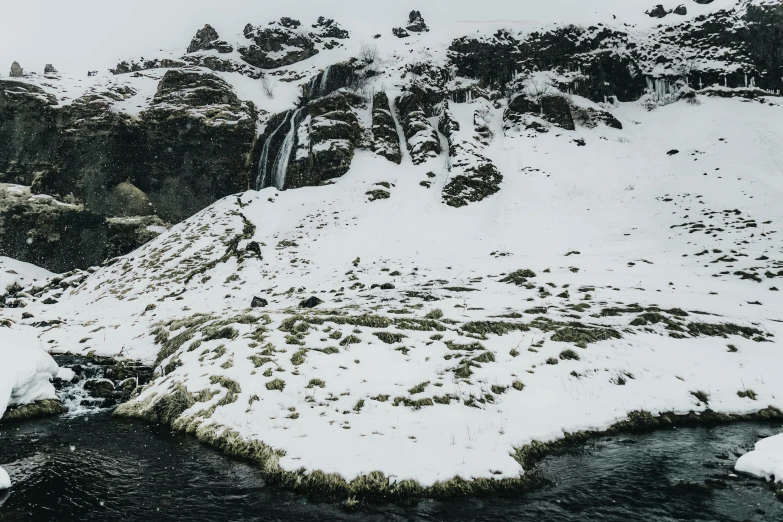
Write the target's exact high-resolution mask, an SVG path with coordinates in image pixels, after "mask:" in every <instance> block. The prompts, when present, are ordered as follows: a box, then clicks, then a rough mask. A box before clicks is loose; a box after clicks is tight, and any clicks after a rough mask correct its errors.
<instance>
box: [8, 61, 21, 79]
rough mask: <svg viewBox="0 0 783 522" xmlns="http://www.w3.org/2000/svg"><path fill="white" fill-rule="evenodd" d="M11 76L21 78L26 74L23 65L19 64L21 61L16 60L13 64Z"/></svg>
mask: <svg viewBox="0 0 783 522" xmlns="http://www.w3.org/2000/svg"><path fill="white" fill-rule="evenodd" d="M9 76H10V77H11V78H21V77H22V76H24V69H22V66H21V65H19V62H14V63H12V64H11V72H10V73H9Z"/></svg>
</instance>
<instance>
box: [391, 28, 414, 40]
mask: <svg viewBox="0 0 783 522" xmlns="http://www.w3.org/2000/svg"><path fill="white" fill-rule="evenodd" d="M392 34H393V35H394V36H396V37H397V38H408V37H409V36H410V35H411V34H410V33H409V32H408V31H406V30H405V29H403V28H402V27H395V28H394V29H392Z"/></svg>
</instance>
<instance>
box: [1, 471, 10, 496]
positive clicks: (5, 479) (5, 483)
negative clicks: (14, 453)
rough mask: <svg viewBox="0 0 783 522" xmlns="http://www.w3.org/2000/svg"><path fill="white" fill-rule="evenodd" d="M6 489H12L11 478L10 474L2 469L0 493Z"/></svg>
mask: <svg viewBox="0 0 783 522" xmlns="http://www.w3.org/2000/svg"><path fill="white" fill-rule="evenodd" d="M4 489H11V477H9V476H8V472H7V471H6V470H4V469H3V468H2V467H0V491H2V490H4Z"/></svg>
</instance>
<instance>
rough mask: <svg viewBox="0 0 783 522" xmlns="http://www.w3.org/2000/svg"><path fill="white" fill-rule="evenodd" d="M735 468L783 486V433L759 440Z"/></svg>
mask: <svg viewBox="0 0 783 522" xmlns="http://www.w3.org/2000/svg"><path fill="white" fill-rule="evenodd" d="M734 469H736V470H737V471H740V472H742V473H747V474H749V475H753V476H756V477H759V478H762V479H764V480H769V481H772V482H778V483H780V484H781V485H782V486H783V433H782V434H780V435H775V436H773V437H767V438H766V439H762V440H760V441H758V442H757V443H756V447H755V448H754V449H753V451H750V452H748V453H746V454H744V455H743V456H741V457H740V458H739V460H737V463H736V464H735V465H734Z"/></svg>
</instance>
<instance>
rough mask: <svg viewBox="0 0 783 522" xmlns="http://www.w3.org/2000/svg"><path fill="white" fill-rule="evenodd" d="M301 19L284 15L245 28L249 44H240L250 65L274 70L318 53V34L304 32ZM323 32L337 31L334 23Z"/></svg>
mask: <svg viewBox="0 0 783 522" xmlns="http://www.w3.org/2000/svg"><path fill="white" fill-rule="evenodd" d="M301 25H302V23H301V22H300V21H299V20H294V19H292V18H287V17H283V18H281V19H280V20H279V21H277V22H273V23H272V24H270V25H268V26H266V27H260V26H259V27H254V26H253V25H251V24H247V25H246V26H245V29H244V31H243V33H244V35H245V38H246V39H248V40H250V42H251V43H250V44H249V45H245V46H241V47H239V49H238V51H239V54H241V55H242V59H244V60H245V61H246V62H247V63H249V64H250V65H254V66H256V67H260V68H262V69H274V68H277V67H282V66H284V65H291V64H294V63H296V62H301V61H302V60H305V59H307V58H310V57H311V56H314V55H315V54H317V53H318V52H319V51H318V48H317V47H316V44H317V43H318V42H317V41H316V38H317V35H316V34H314V33H308V32H306V31H302V30H300V29H299V27H300V26H301ZM322 29H323V31H325V32H328V33H333V32H334V24H333V23H332V24H330V25H328V26H326V25H324V26H323V27H322Z"/></svg>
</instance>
